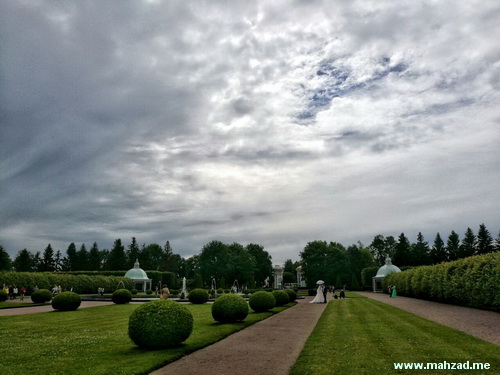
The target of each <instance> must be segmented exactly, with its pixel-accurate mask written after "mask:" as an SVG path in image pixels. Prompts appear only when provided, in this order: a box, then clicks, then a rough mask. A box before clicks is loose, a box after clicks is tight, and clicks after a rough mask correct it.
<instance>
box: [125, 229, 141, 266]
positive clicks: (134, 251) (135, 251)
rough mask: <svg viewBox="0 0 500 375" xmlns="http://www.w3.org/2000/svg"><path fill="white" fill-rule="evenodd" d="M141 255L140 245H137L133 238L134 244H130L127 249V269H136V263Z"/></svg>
mask: <svg viewBox="0 0 500 375" xmlns="http://www.w3.org/2000/svg"><path fill="white" fill-rule="evenodd" d="M139 253H140V249H139V245H138V244H137V241H136V240H135V237H132V242H130V244H129V245H128V248H127V262H128V267H127V269H129V268H132V267H134V264H135V261H136V260H138V259H139Z"/></svg>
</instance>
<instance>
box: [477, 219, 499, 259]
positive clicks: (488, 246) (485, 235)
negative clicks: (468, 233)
mask: <svg viewBox="0 0 500 375" xmlns="http://www.w3.org/2000/svg"><path fill="white" fill-rule="evenodd" d="M493 251H495V243H494V241H493V237H491V234H490V232H489V231H488V229H486V225H484V223H483V224H481V225H480V226H479V231H478V232H477V253H478V254H487V253H492V252H493Z"/></svg>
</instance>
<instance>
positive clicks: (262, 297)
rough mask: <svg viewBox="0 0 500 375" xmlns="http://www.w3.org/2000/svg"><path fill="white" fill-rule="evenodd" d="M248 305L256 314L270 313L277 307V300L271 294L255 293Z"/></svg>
mask: <svg viewBox="0 0 500 375" xmlns="http://www.w3.org/2000/svg"><path fill="white" fill-rule="evenodd" d="M248 304H249V305H250V307H251V308H252V310H253V311H255V312H264V311H269V310H271V309H272V308H273V307H274V306H276V298H274V295H273V294H272V293H269V292H264V291H262V292H255V293H252V295H251V296H250V298H249V299H248Z"/></svg>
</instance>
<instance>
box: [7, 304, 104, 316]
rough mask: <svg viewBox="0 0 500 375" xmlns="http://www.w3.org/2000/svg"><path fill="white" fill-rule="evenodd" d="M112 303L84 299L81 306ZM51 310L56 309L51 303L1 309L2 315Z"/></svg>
mask: <svg viewBox="0 0 500 375" xmlns="http://www.w3.org/2000/svg"><path fill="white" fill-rule="evenodd" d="M112 303H113V302H90V301H82V304H81V305H80V308H85V307H94V306H103V305H110V304H112ZM51 311H55V310H54V309H53V308H52V305H51V304H50V303H49V304H47V305H45V306H28V307H17V308H14V309H0V316H9V315H25V314H36V313H44V312H51Z"/></svg>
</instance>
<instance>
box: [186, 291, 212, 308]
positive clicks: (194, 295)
mask: <svg viewBox="0 0 500 375" xmlns="http://www.w3.org/2000/svg"><path fill="white" fill-rule="evenodd" d="M188 300H189V302H191V303H194V304H196V305H201V304H203V303H206V302H207V301H208V292H207V291H206V290H205V289H201V288H197V289H193V290H192V291H191V292H189V294H188Z"/></svg>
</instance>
